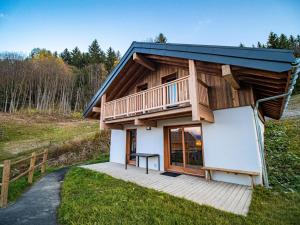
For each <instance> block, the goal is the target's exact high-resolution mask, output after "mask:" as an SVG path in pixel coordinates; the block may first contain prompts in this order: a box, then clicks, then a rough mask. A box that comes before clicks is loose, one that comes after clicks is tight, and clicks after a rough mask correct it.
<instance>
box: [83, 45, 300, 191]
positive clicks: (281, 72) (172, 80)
mask: <svg viewBox="0 0 300 225" xmlns="http://www.w3.org/2000/svg"><path fill="white" fill-rule="evenodd" d="M297 62H299V60H297V59H295V58H294V56H293V53H292V51H289V50H271V49H257V48H241V47H223V46H207V45H188V44H158V43H142V42H133V43H132V45H131V46H130V48H129V49H128V51H127V52H126V53H125V55H124V56H123V58H122V59H121V61H120V63H119V64H118V65H117V66H116V67H115V69H114V70H113V71H112V72H111V74H110V75H109V76H108V78H107V80H106V81H105V82H104V84H103V85H102V86H101V88H100V89H99V91H98V92H97V93H96V94H95V96H94V97H93V98H92V100H91V102H90V103H89V105H88V106H87V108H86V110H85V112H84V117H86V118H90V119H100V129H102V130H103V129H111V147H110V161H111V162H115V163H120V164H126V165H127V163H129V164H139V166H141V167H146V166H147V167H149V168H150V169H154V170H161V171H168V172H173V173H184V174H191V175H196V176H206V177H207V178H208V179H213V180H217V181H224V182H231V183H237V184H245V185H251V184H265V185H268V177H267V171H266V166H265V161H264V148H263V143H264V139H263V137H264V123H265V117H269V118H272V119H277V120H278V119H280V117H281V116H282V113H283V111H284V109H285V107H286V105H287V103H288V100H289V98H290V95H291V92H292V89H293V86H294V84H295V82H296V79H297V76H298V75H297V73H298V72H299V68H298V64H297ZM144 156H145V157H144ZM137 159H139V160H137Z"/></svg>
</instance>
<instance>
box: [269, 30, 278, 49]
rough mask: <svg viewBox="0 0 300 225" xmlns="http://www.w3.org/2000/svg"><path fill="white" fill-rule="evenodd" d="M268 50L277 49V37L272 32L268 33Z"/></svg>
mask: <svg viewBox="0 0 300 225" xmlns="http://www.w3.org/2000/svg"><path fill="white" fill-rule="evenodd" d="M267 47H268V48H278V36H277V34H275V33H274V32H270V34H269V37H268V42H267Z"/></svg>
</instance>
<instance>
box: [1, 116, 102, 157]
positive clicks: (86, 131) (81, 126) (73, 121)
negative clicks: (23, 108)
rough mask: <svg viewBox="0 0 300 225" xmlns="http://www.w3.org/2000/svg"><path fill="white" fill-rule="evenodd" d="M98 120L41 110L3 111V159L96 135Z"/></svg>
mask: <svg viewBox="0 0 300 225" xmlns="http://www.w3.org/2000/svg"><path fill="white" fill-rule="evenodd" d="M98 130H99V124H98V122H97V121H91V120H82V119H81V118H80V117H77V118H76V117H74V116H73V117H64V116H59V115H46V114H38V113H33V114H32V113H31V114H30V113H14V114H8V113H0V161H2V160H4V159H9V158H15V157H18V156H21V155H23V154H28V153H30V152H31V151H34V150H39V149H43V148H45V147H48V146H49V145H53V144H58V145H59V144H63V143H64V142H66V141H70V140H76V139H85V138H87V137H92V136H94V135H95V133H96V132H97V131H98Z"/></svg>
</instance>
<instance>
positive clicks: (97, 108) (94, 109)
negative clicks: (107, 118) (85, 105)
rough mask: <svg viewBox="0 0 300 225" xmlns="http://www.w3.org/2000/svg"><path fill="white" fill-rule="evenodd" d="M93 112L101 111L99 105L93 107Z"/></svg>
mask: <svg viewBox="0 0 300 225" xmlns="http://www.w3.org/2000/svg"><path fill="white" fill-rule="evenodd" d="M93 112H98V113H101V108H100V107H93Z"/></svg>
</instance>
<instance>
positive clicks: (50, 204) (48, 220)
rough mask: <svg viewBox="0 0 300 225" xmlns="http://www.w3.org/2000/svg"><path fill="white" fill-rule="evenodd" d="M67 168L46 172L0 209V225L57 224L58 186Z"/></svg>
mask: <svg viewBox="0 0 300 225" xmlns="http://www.w3.org/2000/svg"><path fill="white" fill-rule="evenodd" d="M67 170H68V168H63V169H60V170H57V171H55V172H53V173H50V174H47V175H46V176H44V177H43V178H41V179H40V180H39V181H38V182H36V183H35V184H34V185H33V186H32V187H31V188H30V189H29V190H28V191H27V192H26V193H24V194H23V195H22V196H21V197H20V199H19V200H18V201H17V202H15V203H14V204H11V205H9V206H8V207H7V208H4V209H0V225H15V224H18V225H23V224H26V225H27V224H28V225H50V224H51V225H53V224H57V216H56V209H57V207H58V206H59V204H60V186H61V182H62V181H63V179H64V176H65V174H66V172H67Z"/></svg>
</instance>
